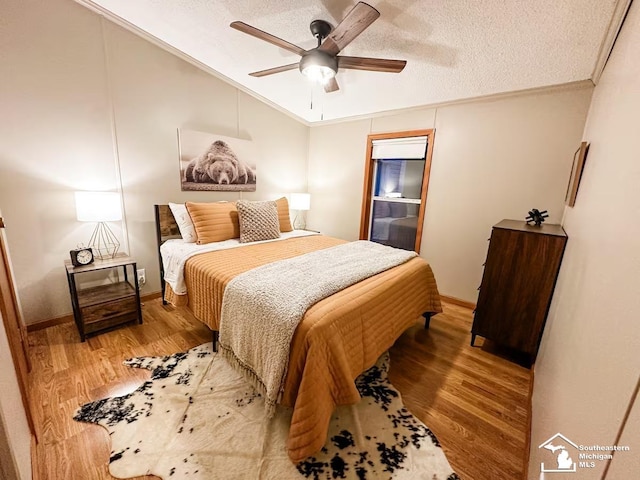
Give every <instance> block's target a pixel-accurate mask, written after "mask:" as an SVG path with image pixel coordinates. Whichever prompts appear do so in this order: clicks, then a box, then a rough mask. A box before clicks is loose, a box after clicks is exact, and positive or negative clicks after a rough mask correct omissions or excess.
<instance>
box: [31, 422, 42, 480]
mask: <svg viewBox="0 0 640 480" xmlns="http://www.w3.org/2000/svg"><path fill="white" fill-rule="evenodd" d="M31 480H40V473H39V472H38V440H36V436H35V435H34V434H33V433H32V434H31Z"/></svg>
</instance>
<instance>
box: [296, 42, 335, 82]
mask: <svg viewBox="0 0 640 480" xmlns="http://www.w3.org/2000/svg"><path fill="white" fill-rule="evenodd" d="M300 71H301V72H302V74H303V75H304V76H305V77H307V78H308V79H309V80H312V81H314V82H318V83H322V84H324V83H326V82H328V81H329V80H331V79H332V78H333V77H335V76H336V73H338V60H337V59H336V58H335V57H334V56H331V55H328V54H326V53H324V52H321V51H319V50H311V51H309V52H308V53H306V54H305V55H303V57H302V59H301V60H300Z"/></svg>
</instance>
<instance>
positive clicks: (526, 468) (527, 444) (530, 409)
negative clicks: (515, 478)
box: [522, 363, 536, 480]
mask: <svg viewBox="0 0 640 480" xmlns="http://www.w3.org/2000/svg"><path fill="white" fill-rule="evenodd" d="M535 370H536V364H535V363H534V364H533V365H531V370H530V372H531V373H530V374H529V375H530V377H531V378H530V379H529V397H528V398H527V438H526V439H525V443H524V445H525V447H524V461H523V466H524V469H523V474H522V480H527V477H528V475H529V459H530V457H531V423H532V421H533V419H532V416H533V405H532V402H533V381H534V379H535Z"/></svg>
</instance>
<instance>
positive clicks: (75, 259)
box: [69, 247, 93, 267]
mask: <svg viewBox="0 0 640 480" xmlns="http://www.w3.org/2000/svg"><path fill="white" fill-rule="evenodd" d="M69 254H70V255H71V263H72V264H73V266H74V267H81V266H83V265H89V264H90V263H93V250H91V248H86V247H84V248H76V249H75V250H71V251H70V252H69Z"/></svg>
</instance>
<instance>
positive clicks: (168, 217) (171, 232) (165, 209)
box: [153, 205, 182, 305]
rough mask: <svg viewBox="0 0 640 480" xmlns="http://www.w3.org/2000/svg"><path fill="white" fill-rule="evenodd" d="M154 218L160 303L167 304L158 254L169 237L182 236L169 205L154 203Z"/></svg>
mask: <svg viewBox="0 0 640 480" xmlns="http://www.w3.org/2000/svg"><path fill="white" fill-rule="evenodd" d="M153 208H154V212H155V219H156V240H157V242H158V260H159V262H160V286H161V288H162V303H163V304H164V305H166V304H167V302H166V300H165V299H164V290H165V283H164V267H163V266H162V255H161V254H160V246H161V245H162V244H163V243H164V242H166V241H167V240H169V239H170V238H182V235H180V230H179V229H178V224H177V223H176V219H175V218H174V217H173V213H171V209H170V208H169V205H154V206H153Z"/></svg>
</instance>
